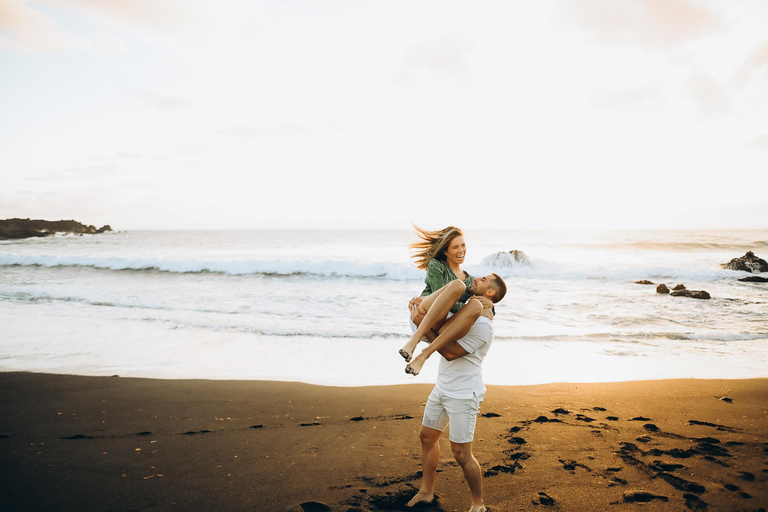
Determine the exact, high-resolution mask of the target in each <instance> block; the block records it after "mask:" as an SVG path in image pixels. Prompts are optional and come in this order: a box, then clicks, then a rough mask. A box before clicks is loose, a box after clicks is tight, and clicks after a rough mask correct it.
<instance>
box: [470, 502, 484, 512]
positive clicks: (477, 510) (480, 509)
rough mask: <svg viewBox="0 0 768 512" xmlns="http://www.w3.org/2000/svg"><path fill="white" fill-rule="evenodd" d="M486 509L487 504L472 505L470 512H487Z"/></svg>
mask: <svg viewBox="0 0 768 512" xmlns="http://www.w3.org/2000/svg"><path fill="white" fill-rule="evenodd" d="M486 510H488V509H487V508H485V505H482V504H481V505H472V507H470V509H469V512H486Z"/></svg>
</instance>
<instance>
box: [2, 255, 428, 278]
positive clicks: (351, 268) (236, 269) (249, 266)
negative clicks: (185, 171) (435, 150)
mask: <svg viewBox="0 0 768 512" xmlns="http://www.w3.org/2000/svg"><path fill="white" fill-rule="evenodd" d="M14 265H19V266H42V267H92V268H99V269H105V270H136V271H151V270H154V271H161V272H174V273H202V272H216V273H222V274H230V275H274V276H290V275H316V276H327V277H354V278H385V279H396V280H411V279H420V278H423V272H422V271H420V270H418V269H416V268H414V267H413V266H412V265H407V264H393V263H384V262H374V263H361V262H357V261H349V260H325V261H311V260H261V261H259V260H198V259H168V258H120V257H87V256H55V255H50V254H36V255H15V254H0V266H14Z"/></svg>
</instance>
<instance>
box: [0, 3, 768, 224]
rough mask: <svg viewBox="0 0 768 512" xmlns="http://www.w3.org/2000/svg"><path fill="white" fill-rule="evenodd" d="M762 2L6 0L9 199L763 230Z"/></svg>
mask: <svg viewBox="0 0 768 512" xmlns="http://www.w3.org/2000/svg"><path fill="white" fill-rule="evenodd" d="M766 26H768V2H765V1H764V0H695V1H694V0H632V1H625V0H536V1H535V2H533V1H516V0H504V1H492V0H489V1H483V2H471V3H470V2H455V1H450V0H430V1H422V0H388V1H386V2H383V1H381V2H372V1H359V0H348V1H337V0H330V1H308V0H306V1H300V0H284V1H270V0H263V1H259V0H230V1H227V2H218V1H213V0H185V1H184V2H178V1H177V0H110V1H109V2H104V1H100V0H40V1H27V0H0V176H2V177H1V178H0V183H1V184H2V186H0V218H12V217H21V218H27V217H29V218H41V219H48V220H58V219H75V220H79V221H81V222H84V223H86V224H94V225H97V226H100V225H103V224H110V225H111V226H112V227H113V228H115V229H272V228H274V229H283V228H312V229H324V228H340V229H346V228H352V229H366V228H392V229H410V226H411V223H416V224H418V225H420V226H423V227H425V228H428V229H440V228H442V227H444V226H445V225H449V224H452V225H457V226H461V227H464V228H472V229H480V228H490V229H645V228H670V229H693V228H700V229H710V228H718V229H720V228H723V229H735V228H750V229H755V228H757V229H762V228H768V195H766V190H768V187H766V171H767V170H768V122H767V121H768V31H766V30H765V27H766Z"/></svg>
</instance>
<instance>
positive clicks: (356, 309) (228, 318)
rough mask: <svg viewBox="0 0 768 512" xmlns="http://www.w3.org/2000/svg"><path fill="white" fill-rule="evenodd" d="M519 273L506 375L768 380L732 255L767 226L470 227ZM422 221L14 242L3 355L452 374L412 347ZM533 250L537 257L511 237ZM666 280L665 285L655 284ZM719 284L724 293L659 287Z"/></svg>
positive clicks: (498, 355)
mask: <svg viewBox="0 0 768 512" xmlns="http://www.w3.org/2000/svg"><path fill="white" fill-rule="evenodd" d="M465 238H466V241H467V246H468V251H467V258H466V260H465V263H464V269H465V270H467V271H468V272H469V273H470V274H472V275H475V276H481V275H485V274H488V273H490V272H496V273H498V274H500V275H501V276H502V277H503V278H504V279H505V281H506V283H507V286H508V293H507V296H506V298H505V299H504V300H503V301H502V302H501V303H499V304H498V305H497V306H496V312H497V315H496V318H495V319H494V329H495V340H494V343H493V346H492V348H491V350H490V352H489V355H488V358H487V359H486V361H485V363H484V375H485V381H486V383H487V384H503V385H526V384H539V383H546V382H614V381H627V380H644V379H662V378H748V377H768V284H766V283H747V282H739V281H738V278H740V277H744V276H746V275H748V274H747V273H746V272H737V271H732V270H724V269H722V268H721V267H720V264H721V263H726V262H727V261H729V260H730V259H732V258H735V257H738V256H743V255H744V253H745V252H746V251H753V252H755V253H756V254H757V256H760V257H762V258H764V259H765V258H767V257H768V230H758V231H754V230H753V231H746V230H744V231H625V232H617V231H611V232H597V231H594V232H591V231H584V232H575V231H567V232H557V231H471V230H469V231H465ZM415 240H416V238H415V234H414V233H413V232H412V231H407V230H406V231H116V232H112V233H105V234H101V235H84V236H74V235H57V236H55V237H49V238H41V239H26V240H16V241H2V242H0V371H34V372H51V373H66V374H79V375H107V376H109V375H120V376H123V377H154V378H173V379H175V378H195V379H258V380H280V381H300V382H307V383H312V384H322V385H335V386H363V385H390V384H407V383H414V382H418V383H430V382H434V378H435V375H436V370H437V365H438V361H437V358H438V356H434V357H433V358H432V359H430V360H429V361H428V362H427V364H426V365H425V369H424V371H423V372H422V373H421V374H420V375H419V376H417V377H413V376H410V375H406V374H405V373H404V371H403V369H404V366H405V364H404V361H403V360H402V358H401V357H400V356H399V355H398V353H397V349H398V348H400V346H402V344H403V343H404V341H405V340H406V339H407V337H408V336H409V335H410V329H409V327H408V310H407V303H408V300H409V299H410V298H411V297H413V296H416V295H419V294H420V292H421V290H422V288H423V278H424V273H423V272H422V271H420V270H418V269H417V268H416V267H415V265H414V264H413V262H412V260H411V259H410V257H409V255H410V252H409V249H408V244H409V243H410V242H413V241H415ZM510 250H519V251H523V252H524V253H525V255H526V256H527V257H528V259H529V261H530V264H524V263H519V262H515V261H514V260H512V259H511V258H506V260H505V261H502V262H500V263H499V262H498V259H497V258H494V255H496V254H497V253H499V252H507V251H510ZM638 280H650V281H652V282H653V283H654V285H642V284H636V283H635V281H638ZM659 283H665V284H667V286H669V287H670V288H672V287H673V286H675V285H677V284H684V285H685V286H686V287H687V288H688V289H690V290H706V291H707V292H709V293H710V294H711V296H712V298H711V299H710V300H697V299H692V298H685V297H671V296H669V295H662V294H657V293H656V286H655V285H656V284H659Z"/></svg>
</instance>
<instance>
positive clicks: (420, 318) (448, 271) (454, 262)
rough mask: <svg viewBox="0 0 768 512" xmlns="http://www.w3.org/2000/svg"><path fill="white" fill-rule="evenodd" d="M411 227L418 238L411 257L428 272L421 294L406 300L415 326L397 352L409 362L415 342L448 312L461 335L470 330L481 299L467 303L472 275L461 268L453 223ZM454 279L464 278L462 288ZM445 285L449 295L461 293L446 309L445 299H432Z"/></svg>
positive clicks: (459, 238) (463, 247)
mask: <svg viewBox="0 0 768 512" xmlns="http://www.w3.org/2000/svg"><path fill="white" fill-rule="evenodd" d="M414 228H415V229H416V234H417V235H418V236H419V238H421V241H419V242H416V243H413V244H411V249H416V250H417V251H418V252H417V253H416V254H414V255H413V256H412V257H413V258H414V259H415V260H416V265H417V266H418V267H419V268H420V269H422V270H426V271H427V276H426V278H425V279H424V282H425V283H426V287H425V288H424V291H423V292H422V293H421V297H417V298H415V299H413V300H411V302H410V303H409V308H410V310H411V321H412V322H413V323H414V325H413V326H412V327H414V328H415V330H414V333H413V336H411V338H410V339H409V340H408V342H407V343H406V344H405V345H403V348H401V349H400V355H401V356H403V358H404V359H405V361H406V362H410V360H411V357H412V356H413V353H414V351H415V350H416V346H417V345H418V343H419V341H421V339H422V338H423V337H425V336H426V337H427V338H428V339H433V338H434V337H435V336H436V335H437V331H438V330H439V329H440V327H442V326H443V324H444V323H445V322H446V318H447V316H449V313H452V314H454V315H453V316H452V317H451V322H453V323H455V324H456V325H454V328H456V327H457V326H458V332H459V333H460V334H461V333H463V334H461V336H463V335H464V334H466V333H467V332H469V329H470V328H471V327H472V324H474V322H475V320H477V318H478V317H479V316H480V314H481V313H482V311H483V303H482V302H481V299H476V298H473V299H472V300H470V301H469V303H467V299H469V297H470V292H469V288H470V286H472V283H473V282H474V278H473V277H472V276H471V275H469V274H468V273H467V272H464V270H462V269H461V264H462V263H464V259H465V257H466V252H467V244H466V243H465V242H464V233H462V231H461V230H460V229H459V228H457V227H454V226H448V227H447V228H445V229H443V230H440V231H427V230H424V229H421V228H420V227H418V226H414ZM457 280H459V281H461V282H463V284H464V290H463V291H462V290H461V289H460V286H459V287H458V291H457V284H458V283H456V281H457ZM449 283H451V286H450V287H448V285H449ZM446 288H451V289H452V290H453V291H454V292H455V294H453V295H452V297H456V296H457V295H459V293H460V295H459V296H458V300H457V301H456V302H455V303H453V305H452V306H451V307H450V309H449V310H447V306H449V305H450V304H448V305H444V304H443V303H444V300H443V301H442V302H438V301H436V300H435V299H437V298H438V297H439V296H440V294H441V292H443V291H445V289H446ZM435 292H438V293H435ZM433 294H434V295H433ZM433 303H438V304H439V307H436V308H432V305H433ZM417 324H418V325H417ZM461 336H458V337H461ZM406 372H407V373H413V374H414V375H416V374H417V373H418V371H415V372H414V371H413V369H412V368H411V367H410V366H407V367H406Z"/></svg>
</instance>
